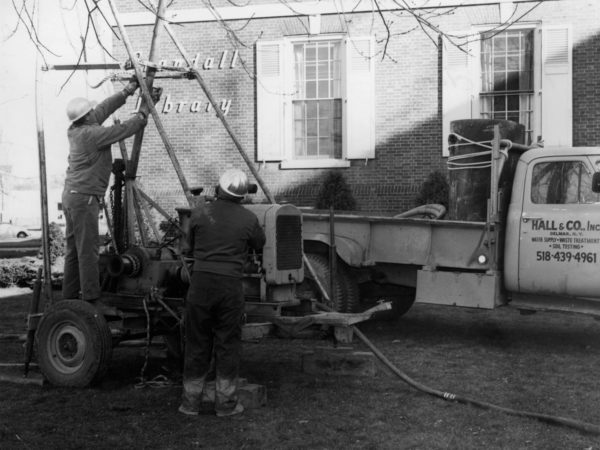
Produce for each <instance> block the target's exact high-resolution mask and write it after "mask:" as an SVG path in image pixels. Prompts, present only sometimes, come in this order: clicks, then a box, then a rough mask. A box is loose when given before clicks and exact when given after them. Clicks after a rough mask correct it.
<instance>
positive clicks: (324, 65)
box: [318, 61, 330, 80]
mask: <svg viewBox="0 0 600 450" xmlns="http://www.w3.org/2000/svg"><path fill="white" fill-rule="evenodd" d="M318 70H319V72H318V73H319V80H327V79H329V77H330V76H329V63H328V62H327V61H325V62H320V63H319V67H318Z"/></svg>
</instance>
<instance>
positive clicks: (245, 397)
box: [238, 383, 267, 409]
mask: <svg viewBox="0 0 600 450" xmlns="http://www.w3.org/2000/svg"><path fill="white" fill-rule="evenodd" d="M238 397H239V400H240V403H241V404H242V405H244V408H246V409H252V408H260V407H261V406H265V405H266V404H267V388H266V387H265V386H264V385H262V384H252V383H249V384H246V385H243V386H241V387H240V388H239V389H238Z"/></svg>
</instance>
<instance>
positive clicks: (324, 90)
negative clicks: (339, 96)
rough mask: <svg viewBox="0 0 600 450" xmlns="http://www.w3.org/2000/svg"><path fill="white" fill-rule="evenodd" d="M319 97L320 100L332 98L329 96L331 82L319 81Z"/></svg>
mask: <svg viewBox="0 0 600 450" xmlns="http://www.w3.org/2000/svg"><path fill="white" fill-rule="evenodd" d="M317 94H318V95H317V97H319V98H328V97H330V95H329V81H327V80H320V81H319V90H318V92H317Z"/></svg>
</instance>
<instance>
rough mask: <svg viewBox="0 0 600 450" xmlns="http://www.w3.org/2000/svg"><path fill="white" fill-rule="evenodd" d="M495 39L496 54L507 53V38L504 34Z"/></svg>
mask: <svg viewBox="0 0 600 450" xmlns="http://www.w3.org/2000/svg"><path fill="white" fill-rule="evenodd" d="M492 39H493V46H494V52H505V51H506V38H505V37H504V35H503V34H499V35H498V36H495V37H494V38H492Z"/></svg>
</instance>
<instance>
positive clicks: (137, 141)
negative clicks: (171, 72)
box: [126, 0, 166, 176]
mask: <svg viewBox="0 0 600 450" xmlns="http://www.w3.org/2000/svg"><path fill="white" fill-rule="evenodd" d="M165 11H166V7H165V6H164V3H163V0H158V6H157V9H156V21H155V22H154V31H153V32H152V41H151V42H150V53H149V55H148V60H149V62H150V63H152V62H154V61H155V59H156V47H157V40H158V34H159V32H160V29H161V28H162V27H161V26H160V25H161V22H162V17H164V15H165ZM155 73H156V68H154V67H150V66H147V67H146V86H148V90H152V85H153V84H154V74H155ZM143 82H144V80H139V83H140V84H141V83H143ZM145 102H146V101H145V98H142V105H144V103H145ZM144 130H145V128H142V129H140V130H139V131H138V132H137V133H136V134H135V136H134V138H133V147H132V148H131V160H130V161H129V162H128V163H127V169H126V173H127V175H128V176H135V174H136V173H137V168H138V163H139V160H140V151H141V149H142V140H143V139H144Z"/></svg>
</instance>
